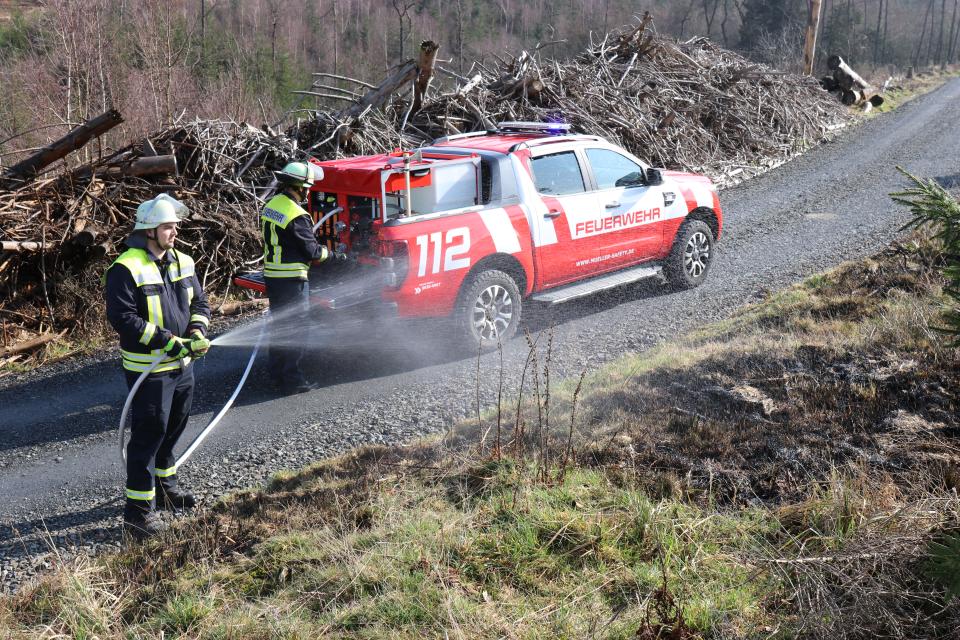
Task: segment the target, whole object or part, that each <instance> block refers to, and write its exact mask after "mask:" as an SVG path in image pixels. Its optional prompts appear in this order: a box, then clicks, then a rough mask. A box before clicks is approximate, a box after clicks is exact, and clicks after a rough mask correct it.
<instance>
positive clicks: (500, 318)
mask: <svg viewBox="0 0 960 640" xmlns="http://www.w3.org/2000/svg"><path fill="white" fill-rule="evenodd" d="M522 306H523V302H522V301H521V299H520V288H519V287H517V283H516V282H514V280H513V278H511V277H510V276H509V275H508V274H506V273H504V272H503V271H497V270H490V271H482V272H480V273H478V274H476V275H474V276H473V277H472V278H471V279H470V280H469V281H468V282H467V284H466V285H465V286H464V288H463V290H462V292H461V294H460V298H459V300H458V302H457V308H456V310H455V311H454V314H455V317H454V321H455V323H456V325H457V329H458V334H459V336H460V339H461V340H460V341H461V342H462V343H463V345H464V346H465V347H471V348H472V349H474V350H476V349H478V348H479V349H491V348H493V347H496V346H497V343H498V342H500V343H502V342H506V341H507V340H509V339H510V338H512V337H513V336H514V335H515V334H516V333H517V327H518V326H519V325H520V313H521V311H522Z"/></svg>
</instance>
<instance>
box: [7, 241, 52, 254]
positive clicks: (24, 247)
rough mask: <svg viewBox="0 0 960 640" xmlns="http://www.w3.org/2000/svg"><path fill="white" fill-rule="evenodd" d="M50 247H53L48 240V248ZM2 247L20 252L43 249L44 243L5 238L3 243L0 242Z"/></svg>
mask: <svg viewBox="0 0 960 640" xmlns="http://www.w3.org/2000/svg"><path fill="white" fill-rule="evenodd" d="M50 247H51V244H50V243H49V242H48V243H47V249H49V248H50ZM0 249H3V250H4V251H14V252H18V253H19V252H21V251H40V250H42V249H43V243H42V242H29V241H26V242H13V241H11V240H4V241H3V242H2V243H0Z"/></svg>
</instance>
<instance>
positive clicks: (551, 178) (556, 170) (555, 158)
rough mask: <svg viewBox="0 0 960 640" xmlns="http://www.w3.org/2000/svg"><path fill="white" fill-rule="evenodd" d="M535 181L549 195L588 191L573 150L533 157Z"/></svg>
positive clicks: (539, 190)
mask: <svg viewBox="0 0 960 640" xmlns="http://www.w3.org/2000/svg"><path fill="white" fill-rule="evenodd" d="M531 166H532V167H533V181H534V182H535V183H536V185H537V191H538V192H539V193H542V194H545V195H549V196H562V195H564V194H567V193H582V192H583V191H586V187H584V184H583V174H582V173H580V163H579V162H578V161H577V154H575V153H574V152H573V151H564V152H563V153H553V154H550V155H548V156H540V157H537V158H533V160H532V163H531Z"/></svg>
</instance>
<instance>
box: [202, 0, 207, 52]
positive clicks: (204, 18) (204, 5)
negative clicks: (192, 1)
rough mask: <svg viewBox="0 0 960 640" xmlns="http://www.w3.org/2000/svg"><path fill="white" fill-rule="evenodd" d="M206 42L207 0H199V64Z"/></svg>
mask: <svg viewBox="0 0 960 640" xmlns="http://www.w3.org/2000/svg"><path fill="white" fill-rule="evenodd" d="M206 44H207V0H200V65H201V66H202V65H203V61H204V60H205V59H206Z"/></svg>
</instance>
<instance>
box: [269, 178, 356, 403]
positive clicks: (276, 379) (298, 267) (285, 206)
mask: <svg viewBox="0 0 960 640" xmlns="http://www.w3.org/2000/svg"><path fill="white" fill-rule="evenodd" d="M276 177H277V181H278V182H279V184H280V192H279V193H278V194H277V195H275V196H274V197H273V198H271V199H270V200H269V201H268V202H267V204H266V206H264V208H263V211H262V212H261V214H260V229H261V231H262V232H263V275H264V281H265V283H266V287H267V297H268V298H269V299H270V315H271V325H270V347H269V349H270V351H269V356H268V360H269V368H270V374H271V379H272V382H273V386H274V387H275V388H276V390H278V391H279V392H281V393H284V394H287V393H302V392H304V391H309V390H310V389H312V388H313V384H312V383H311V382H310V381H309V380H308V379H307V377H306V375H305V374H304V372H303V369H302V368H301V366H300V363H301V360H302V359H303V353H304V349H305V347H306V344H305V343H307V342H309V340H308V339H307V338H306V335H305V333H304V331H303V325H302V320H303V317H304V315H305V314H306V313H307V310H308V301H309V283H308V274H309V271H310V264H311V263H318V262H324V261H326V260H331V259H333V260H345V259H346V256H345V255H344V254H341V253H337V252H331V251H330V250H328V249H327V248H326V247H325V246H323V245H321V244H320V243H319V242H317V238H316V236H315V235H314V232H313V226H312V225H313V219H312V218H311V217H310V214H309V213H308V212H307V211H306V210H305V209H303V207H302V206H301V203H303V202H304V201H305V200H306V198H307V193H308V192H309V191H310V187H312V186H313V183H314V182H315V181H317V180H321V179H322V178H323V170H322V169H321V168H320V167H317V166H315V165H313V164H311V163H309V162H290V163H288V164H287V165H286V166H285V167H284V168H283V169H282V170H281V171H277V172H276Z"/></svg>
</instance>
